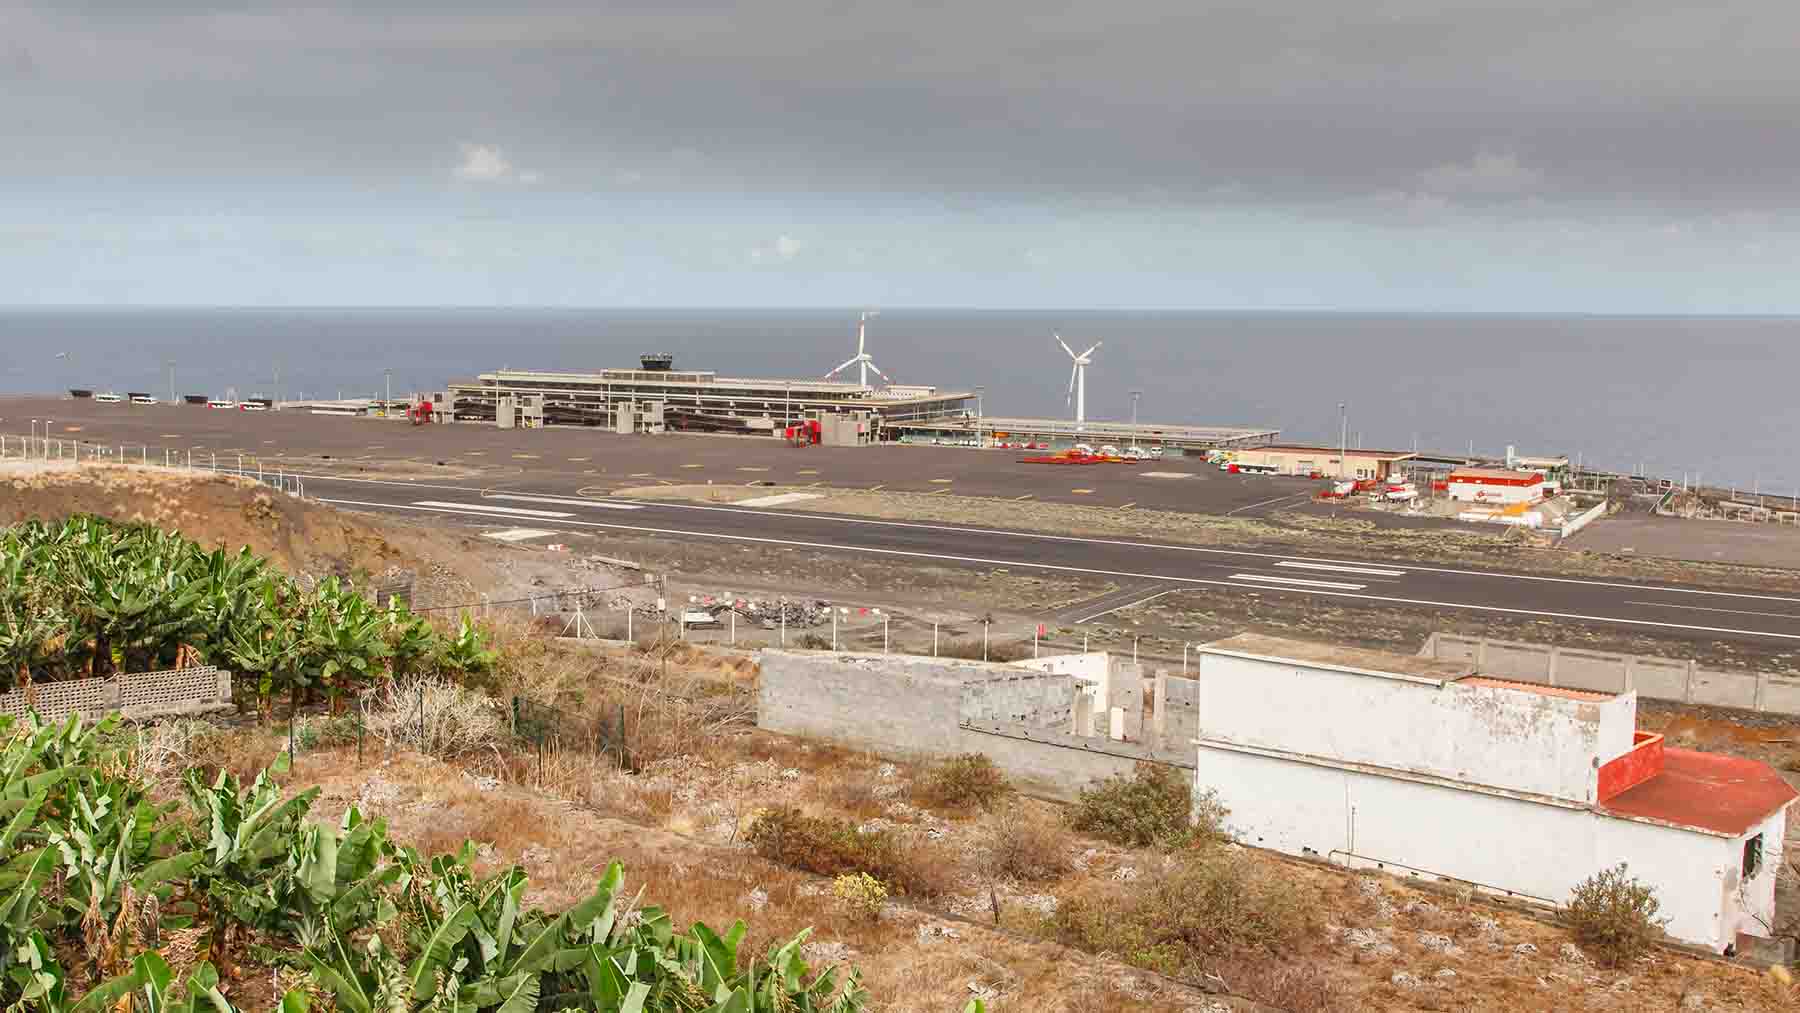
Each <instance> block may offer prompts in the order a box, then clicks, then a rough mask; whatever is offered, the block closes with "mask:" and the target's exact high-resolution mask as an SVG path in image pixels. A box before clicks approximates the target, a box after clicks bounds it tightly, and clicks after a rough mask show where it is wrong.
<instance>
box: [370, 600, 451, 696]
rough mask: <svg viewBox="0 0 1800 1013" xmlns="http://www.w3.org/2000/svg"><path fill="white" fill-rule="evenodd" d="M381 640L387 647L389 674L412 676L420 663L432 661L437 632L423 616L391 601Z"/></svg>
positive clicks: (385, 615)
mask: <svg viewBox="0 0 1800 1013" xmlns="http://www.w3.org/2000/svg"><path fill="white" fill-rule="evenodd" d="M382 639H383V640H384V641H385V642H386V645H387V654H386V659H387V665H388V674H389V675H391V676H396V677H402V676H407V675H411V674H412V673H413V671H414V670H415V668H416V667H417V666H418V665H419V663H420V662H422V661H424V660H426V659H427V658H430V657H431V654H432V651H433V650H435V649H436V646H437V639H438V638H437V631H436V630H434V629H432V626H431V623H429V622H428V621H426V620H425V618H424V617H422V616H417V615H414V614H413V613H412V611H411V610H410V609H408V608H407V607H406V606H405V605H403V604H401V603H400V601H399V600H398V599H394V598H390V599H388V606H387V609H386V611H385V612H384V613H383V614H382Z"/></svg>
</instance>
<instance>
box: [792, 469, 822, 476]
mask: <svg viewBox="0 0 1800 1013" xmlns="http://www.w3.org/2000/svg"><path fill="white" fill-rule="evenodd" d="M818 473H819V469H817V468H801V469H800V470H799V471H796V472H794V474H796V475H817V474H818Z"/></svg>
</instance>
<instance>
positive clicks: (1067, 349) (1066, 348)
mask: <svg viewBox="0 0 1800 1013" xmlns="http://www.w3.org/2000/svg"><path fill="white" fill-rule="evenodd" d="M1050 336H1051V337H1053V338H1055V339H1056V343H1057V344H1059V345H1061V346H1063V351H1065V352H1068V353H1069V358H1071V359H1073V358H1075V350H1074V349H1073V348H1070V347H1069V343H1068V342H1067V341H1064V340H1063V339H1062V335H1060V334H1058V333H1056V332H1055V331H1051V332H1050Z"/></svg>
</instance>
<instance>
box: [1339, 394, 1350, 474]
mask: <svg viewBox="0 0 1800 1013" xmlns="http://www.w3.org/2000/svg"><path fill="white" fill-rule="evenodd" d="M1349 454H1350V412H1349V405H1347V404H1345V403H1344V402H1342V401H1339V402H1338V478H1343V477H1345V472H1346V469H1348V468H1349V466H1350V462H1348V461H1346V460H1345V458H1346V457H1348V456H1349Z"/></svg>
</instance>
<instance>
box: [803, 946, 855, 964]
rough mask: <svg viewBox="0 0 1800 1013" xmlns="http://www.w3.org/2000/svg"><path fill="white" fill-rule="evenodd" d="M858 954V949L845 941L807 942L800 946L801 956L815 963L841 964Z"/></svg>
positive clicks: (810, 962) (808, 961)
mask: <svg viewBox="0 0 1800 1013" xmlns="http://www.w3.org/2000/svg"><path fill="white" fill-rule="evenodd" d="M855 955H856V951H855V950H853V949H851V948H850V947H848V946H846V945H844V944H843V943H806V944H804V945H802V946H801V947H800V956H802V957H804V958H806V962H807V963H809V964H815V965H821V966H822V965H826V964H841V963H843V962H845V961H847V960H849V959H850V958H851V957H853V956H855Z"/></svg>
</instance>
